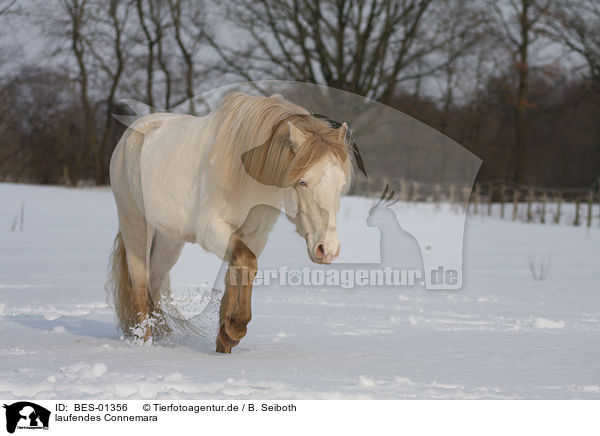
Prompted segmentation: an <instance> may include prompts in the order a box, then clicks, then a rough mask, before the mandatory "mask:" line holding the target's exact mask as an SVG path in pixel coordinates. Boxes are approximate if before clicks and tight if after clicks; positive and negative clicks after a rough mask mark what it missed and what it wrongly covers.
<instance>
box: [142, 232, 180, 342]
mask: <svg viewBox="0 0 600 436" xmlns="http://www.w3.org/2000/svg"><path fill="white" fill-rule="evenodd" d="M184 244H185V242H181V241H178V240H177V239H172V238H169V237H167V236H165V235H164V234H163V233H160V232H157V233H156V234H155V235H154V240H153V241H152V250H151V254H150V288H149V289H150V296H151V298H152V302H153V303H154V307H155V310H154V312H155V314H157V315H159V316H160V314H161V309H160V304H159V302H160V299H161V296H162V295H163V294H168V293H169V291H170V281H169V271H171V268H173V265H175V263H176V262H177V259H179V255H180V254H181V249H182V248H183V245H184ZM157 327H159V328H158V330H159V332H165V331H168V326H167V325H166V323H164V320H161V322H160V325H159V326H157Z"/></svg>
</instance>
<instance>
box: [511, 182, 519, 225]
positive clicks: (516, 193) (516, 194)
mask: <svg viewBox="0 0 600 436" xmlns="http://www.w3.org/2000/svg"><path fill="white" fill-rule="evenodd" d="M518 207H519V190H518V189H517V188H513V213H512V220H513V221H516V219H517V208H518Z"/></svg>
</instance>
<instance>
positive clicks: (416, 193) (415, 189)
mask: <svg viewBox="0 0 600 436" xmlns="http://www.w3.org/2000/svg"><path fill="white" fill-rule="evenodd" d="M412 185H413V192H412V199H411V200H412V201H414V202H415V203H416V202H417V200H418V199H419V182H413V184H412Z"/></svg>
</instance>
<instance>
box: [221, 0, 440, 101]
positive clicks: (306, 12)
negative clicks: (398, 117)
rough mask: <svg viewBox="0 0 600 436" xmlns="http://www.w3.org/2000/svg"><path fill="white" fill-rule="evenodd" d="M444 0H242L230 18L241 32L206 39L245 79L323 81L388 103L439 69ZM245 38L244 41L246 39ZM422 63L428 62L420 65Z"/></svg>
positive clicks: (234, 3) (232, 3)
mask: <svg viewBox="0 0 600 436" xmlns="http://www.w3.org/2000/svg"><path fill="white" fill-rule="evenodd" d="M445 3H447V2H446V1H444V0H412V1H387V0H368V1H367V0H278V1H274V0H242V1H230V2H229V3H228V4H227V9H226V11H227V17H229V18H230V19H231V20H232V21H233V23H234V25H235V26H236V27H237V28H238V29H243V31H244V33H243V34H242V33H239V32H237V33H235V34H234V35H232V36H230V38H235V39H236V40H235V42H232V41H229V42H227V41H223V40H217V39H216V38H214V37H209V41H210V42H211V44H212V46H213V47H214V48H215V50H216V51H217V53H218V54H219V56H220V57H221V59H222V60H223V61H224V63H225V65H226V67H227V68H226V70H227V71H231V72H234V73H236V74H238V75H240V76H242V77H244V78H245V79H247V80H254V79H257V78H265V77H269V78H277V79H287V80H298V81H304V82H312V83H322V84H326V85H328V86H332V87H335V88H342V89H345V90H348V91H351V92H354V93H357V94H360V95H365V96H369V97H372V98H375V99H379V100H382V101H385V100H387V99H389V97H390V96H392V95H393V94H394V92H395V91H396V89H397V87H398V85H399V84H400V83H402V82H404V81H408V80H415V79H417V78H419V77H422V76H426V75H430V74H432V73H433V72H435V71H436V70H438V69H439V68H440V65H439V63H437V62H436V59H435V57H433V56H430V55H432V54H433V53H435V52H436V51H437V50H438V49H439V48H440V47H441V46H442V45H443V40H444V38H443V35H441V34H440V33H439V32H438V31H436V29H435V25H434V24H433V23H434V20H433V17H434V15H435V7H436V6H437V7H443V6H444V4H445ZM242 40H245V41H247V43H245V44H244V43H241V41H242ZM419 62H420V63H421V64H422V65H423V68H421V69H418V68H417V64H418V63H419Z"/></svg>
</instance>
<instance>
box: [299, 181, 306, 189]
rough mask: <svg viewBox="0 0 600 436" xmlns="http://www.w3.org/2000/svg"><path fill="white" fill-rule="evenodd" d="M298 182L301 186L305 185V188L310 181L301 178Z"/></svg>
mask: <svg viewBox="0 0 600 436" xmlns="http://www.w3.org/2000/svg"><path fill="white" fill-rule="evenodd" d="M298 184H299V185H300V186H303V187H305V188H306V187H307V186H308V183H306V180H300V181H299V182H298Z"/></svg>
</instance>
